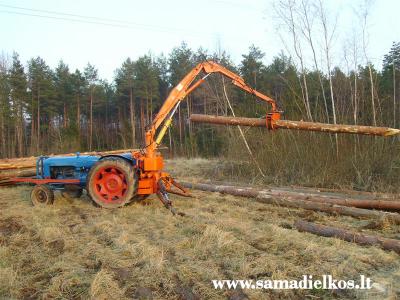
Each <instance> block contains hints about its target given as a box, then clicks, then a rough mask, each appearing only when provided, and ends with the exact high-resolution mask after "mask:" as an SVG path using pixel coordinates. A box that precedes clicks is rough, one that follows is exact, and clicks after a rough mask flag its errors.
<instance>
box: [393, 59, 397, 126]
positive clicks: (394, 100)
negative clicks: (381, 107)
mask: <svg viewBox="0 0 400 300" xmlns="http://www.w3.org/2000/svg"><path fill="white" fill-rule="evenodd" d="M396 108H397V106H396V68H395V60H394V58H393V127H396Z"/></svg>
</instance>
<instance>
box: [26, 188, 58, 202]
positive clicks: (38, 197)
mask: <svg viewBox="0 0 400 300" xmlns="http://www.w3.org/2000/svg"><path fill="white" fill-rule="evenodd" d="M31 200H32V204H33V205H35V206H44V205H50V204H53V202H54V192H53V191H52V190H51V189H50V188H49V187H48V186H46V185H42V184H38V185H35V187H34V188H33V190H32V192H31Z"/></svg>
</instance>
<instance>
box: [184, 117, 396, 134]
mask: <svg viewBox="0 0 400 300" xmlns="http://www.w3.org/2000/svg"><path fill="white" fill-rule="evenodd" d="M190 121H191V122H198V123H210V124H217V125H240V126H251V127H267V126H266V120H265V119H256V118H242V117H241V118H238V117H222V116H210V115H201V114H192V115H191V116H190ZM274 124H275V127H276V129H292V130H305V131H318V132H328V133H335V134H336V133H351V134H364V135H378V136H391V135H396V134H399V133H400V130H399V129H394V128H389V127H374V126H360V125H343V124H326V123H316V122H304V121H290V120H277V121H275V122H274Z"/></svg>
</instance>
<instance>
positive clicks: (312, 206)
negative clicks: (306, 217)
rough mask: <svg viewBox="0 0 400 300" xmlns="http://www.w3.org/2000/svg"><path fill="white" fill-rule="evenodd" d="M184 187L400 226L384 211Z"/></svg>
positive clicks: (191, 185) (246, 190) (241, 190)
mask: <svg viewBox="0 0 400 300" xmlns="http://www.w3.org/2000/svg"><path fill="white" fill-rule="evenodd" d="M180 183H181V184H182V185H183V186H184V187H186V188H191V189H196V190H201V191H210V192H220V193H224V194H230V195H234V196H242V197H249V198H255V199H256V200H257V201H258V202H261V203H266V204H272V205H280V206H286V207H292V208H303V209H307V210H315V211H322V212H326V213H330V214H339V215H345V216H352V217H357V218H373V219H385V218H386V219H387V220H389V221H390V222H392V223H395V224H400V214H398V213H388V212H383V211H376V210H368V209H363V208H356V207H347V206H341V205H336V204H331V203H323V202H312V201H308V200H300V199H295V198H291V197H282V196H278V195H276V194H270V193H269V192H268V191H257V190H254V189H249V188H238V187H234V186H227V185H213V184H205V183H189V182H180Z"/></svg>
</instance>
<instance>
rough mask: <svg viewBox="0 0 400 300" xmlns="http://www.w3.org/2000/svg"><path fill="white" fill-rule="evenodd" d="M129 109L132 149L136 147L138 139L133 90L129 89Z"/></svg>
mask: <svg viewBox="0 0 400 300" xmlns="http://www.w3.org/2000/svg"><path fill="white" fill-rule="evenodd" d="M129 108H130V117H131V118H130V119H131V138H132V144H131V145H132V147H134V146H135V143H136V138H135V104H134V102H133V89H132V88H131V89H129Z"/></svg>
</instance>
